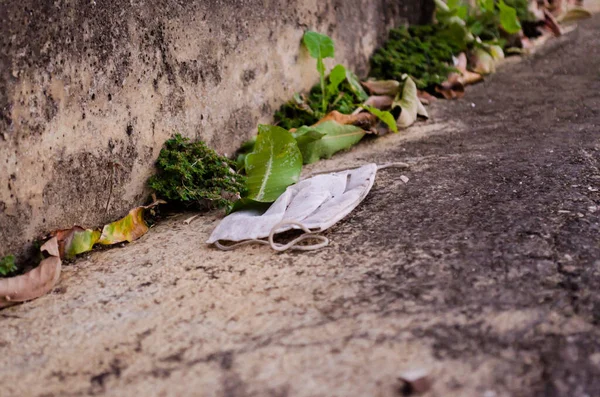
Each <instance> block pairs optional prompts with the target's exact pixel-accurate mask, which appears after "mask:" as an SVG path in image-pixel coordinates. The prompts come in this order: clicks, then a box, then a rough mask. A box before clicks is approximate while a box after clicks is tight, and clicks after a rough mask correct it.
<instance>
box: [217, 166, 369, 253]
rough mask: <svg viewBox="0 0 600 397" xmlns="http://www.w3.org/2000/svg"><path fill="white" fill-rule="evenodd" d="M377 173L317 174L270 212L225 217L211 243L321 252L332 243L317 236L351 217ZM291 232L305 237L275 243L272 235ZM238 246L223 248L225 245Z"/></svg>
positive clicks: (366, 168) (362, 170)
mask: <svg viewBox="0 0 600 397" xmlns="http://www.w3.org/2000/svg"><path fill="white" fill-rule="evenodd" d="M376 173H377V165H376V164H367V165H364V166H362V167H359V168H356V169H352V170H346V171H341V172H333V173H329V174H323V175H317V176H313V177H312V178H308V179H305V180H303V181H300V182H298V183H297V184H295V185H292V186H289V187H288V188H287V189H286V191H285V192H284V193H283V194H282V195H281V196H279V198H278V199H277V201H275V202H274V203H273V204H272V205H271V206H270V207H269V209H268V210H267V211H265V212H264V213H263V212H260V211H257V210H243V211H238V212H234V213H233V214H231V215H228V216H226V217H225V218H224V219H223V220H222V221H221V222H220V223H219V225H218V226H217V227H216V229H215V230H214V231H213V232H212V234H211V235H210V238H209V239H208V241H207V243H208V244H215V245H216V246H217V247H219V248H221V249H232V248H236V247H238V246H240V245H242V244H246V243H261V244H270V245H271V247H272V248H273V249H275V250H277V251H283V250H286V249H289V248H293V249H300V250H310V249H318V248H321V247H324V246H326V245H327V244H328V243H329V240H327V238H326V237H324V236H317V235H315V234H314V233H317V232H322V231H323V230H325V229H327V228H329V227H331V226H333V225H334V224H335V223H337V222H338V221H339V220H341V219H342V218H344V217H345V216H346V215H348V214H349V213H350V212H352V210H353V209H354V208H356V207H357V206H358V204H360V202H361V201H362V200H364V198H365V197H366V196H367V194H368V193H369V191H370V190H371V187H372V186H373V183H374V182H375V174H376ZM290 229H302V230H304V231H305V232H306V233H307V234H304V235H302V236H300V237H298V238H296V239H295V240H293V241H291V242H289V243H288V244H285V245H281V244H277V243H275V242H273V236H274V235H275V234H277V233H282V232H285V231H288V230H290ZM266 238H268V241H266V240H263V239H266ZM309 238H310V239H314V240H319V241H321V242H320V243H318V244H315V245H309V246H307V245H297V243H299V242H300V241H302V240H305V239H309ZM225 241H229V242H237V243H238V244H233V245H223V244H222V242H225Z"/></svg>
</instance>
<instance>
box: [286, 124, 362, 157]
mask: <svg viewBox="0 0 600 397" xmlns="http://www.w3.org/2000/svg"><path fill="white" fill-rule="evenodd" d="M363 136H365V131H364V130H362V129H361V128H359V127H356V126H354V125H344V124H339V123H337V122H336V121H325V122H323V123H319V124H317V125H314V126H310V127H308V126H304V127H301V128H298V130H297V131H296V132H295V133H294V138H295V139H296V141H297V142H298V147H299V148H300V151H301V152H302V158H303V160H304V164H311V163H314V162H316V161H318V160H320V159H322V158H330V157H331V156H333V154H334V153H336V152H339V151H340V150H344V149H348V148H350V147H352V146H354V145H355V144H357V143H358V141H360V140H361V139H362V138H363Z"/></svg>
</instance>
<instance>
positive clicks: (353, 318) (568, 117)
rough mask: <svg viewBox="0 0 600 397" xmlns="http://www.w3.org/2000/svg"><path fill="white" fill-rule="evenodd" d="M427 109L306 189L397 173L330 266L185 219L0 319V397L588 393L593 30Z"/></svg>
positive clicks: (596, 212)
mask: <svg viewBox="0 0 600 397" xmlns="http://www.w3.org/2000/svg"><path fill="white" fill-rule="evenodd" d="M430 111H431V115H432V120H430V121H428V122H427V123H424V124H421V125H420V126H417V127H415V128H411V129H410V130H409V131H408V132H407V133H406V134H405V135H390V136H386V137H383V138H380V139H377V140H370V141H365V142H363V143H361V144H360V145H359V146H358V147H356V148H355V149H353V150H352V151H350V152H348V153H345V154H342V155H339V156H336V157H335V158H334V159H333V160H330V161H324V162H321V163H319V164H318V165H317V166H316V167H318V168H315V167H313V168H312V169H309V170H307V171H311V170H315V169H318V170H325V169H333V168H338V167H340V166H345V165H347V166H354V165H359V164H362V163H364V162H370V161H374V162H377V163H385V162H390V161H405V162H408V163H409V164H410V165H411V168H410V169H409V170H401V169H386V170H382V171H380V173H379V174H378V176H377V181H376V183H375V186H374V188H373V190H372V191H371V193H370V194H369V196H368V197H367V199H366V200H365V201H364V202H363V203H362V204H361V205H360V206H359V207H358V208H357V209H356V210H355V211H354V212H353V213H352V214H351V215H350V216H348V217H347V218H346V219H345V220H343V221H342V222H340V223H339V224H337V225H336V226H334V227H333V228H331V229H330V230H329V231H327V232H326V235H327V237H329V238H330V239H331V241H332V244H331V245H330V246H329V247H327V248H326V249H323V250H321V251H318V252H312V253H283V254H276V253H273V252H271V251H269V250H268V249H267V248H266V247H263V246H258V247H246V248H243V249H240V250H237V251H233V252H220V251H217V250H215V249H213V248H210V247H207V246H206V245H205V244H204V241H205V240H206V239H207V238H208V235H209V233H210V232H211V230H212V229H213V228H214V227H215V226H216V224H217V222H218V221H219V219H220V217H221V215H220V214H218V213H216V212H215V213H210V214H206V215H202V216H201V217H199V218H197V219H196V220H195V221H194V222H192V223H191V224H190V225H184V224H183V222H182V221H183V219H185V218H186V217H187V216H189V214H183V215H179V216H176V217H172V218H170V219H168V220H166V221H164V222H162V223H160V224H158V225H157V226H156V227H154V228H153V229H152V230H151V232H150V233H148V234H147V235H146V236H144V237H143V238H141V239H140V240H138V241H136V242H134V243H132V244H129V245H127V246H124V247H122V248H115V249H111V250H103V251H97V252H94V253H91V254H90V255H87V256H85V257H82V258H80V259H78V260H77V261H76V262H74V263H73V264H71V265H68V266H66V267H65V268H64V273H63V276H62V278H61V280H60V283H59V284H58V285H57V287H56V288H55V289H54V291H53V292H52V293H51V294H49V295H47V296H45V297H43V298H40V299H38V300H36V301H33V302H30V303H26V304H23V305H20V306H17V307H12V308H9V309H6V310H3V311H2V312H0V327H1V329H2V332H1V333H0V368H1V371H0V384H1V385H2V386H1V387H2V389H1V391H0V394H2V395H3V396H4V395H6V396H75V395H85V394H93V395H110V396H133V395H153V396H154V395H156V396H179V395H207V396H395V395H400V392H399V387H400V383H399V380H398V376H399V374H400V373H402V372H403V371H405V370H410V369H416V368H424V369H427V370H428V371H430V373H431V377H432V379H433V380H434V383H433V388H432V389H431V390H430V391H429V392H428V393H427V394H426V395H427V396H486V397H492V396H497V397H499V396H541V395H544V396H572V397H578V396H598V395H600V328H599V326H598V324H599V322H600V295H599V294H598V291H599V288H600V192H599V191H598V190H599V189H600V169H599V167H600V18H598V17H595V18H594V19H592V20H588V21H586V22H583V23H581V24H580V27H579V29H578V30H576V31H574V32H573V33H571V34H569V35H568V36H566V37H563V38H561V39H558V40H554V41H553V42H552V43H550V44H549V45H548V46H547V47H546V48H545V49H544V50H543V51H541V52H540V53H538V54H537V55H535V56H532V57H528V58H525V59H524V60H522V61H520V62H507V63H506V64H505V65H504V66H503V67H502V68H501V69H500V71H499V72H498V73H497V74H495V75H494V76H491V77H490V78H488V79H486V82H485V83H483V84H480V85H477V86H475V87H472V88H471V89H469V90H468V93H467V96H466V98H464V99H462V100H459V101H454V102H442V101H438V102H437V103H435V104H434V105H433V106H431V107H430ZM401 175H406V176H407V177H409V178H410V180H409V181H408V183H406V184H405V183H403V182H402V181H401V179H400V176H401Z"/></svg>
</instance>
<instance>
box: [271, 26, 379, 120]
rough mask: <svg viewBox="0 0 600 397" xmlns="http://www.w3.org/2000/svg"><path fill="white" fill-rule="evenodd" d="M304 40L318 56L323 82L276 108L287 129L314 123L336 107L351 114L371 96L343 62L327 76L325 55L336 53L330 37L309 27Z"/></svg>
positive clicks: (315, 56)
mask: <svg viewBox="0 0 600 397" xmlns="http://www.w3.org/2000/svg"><path fill="white" fill-rule="evenodd" d="M303 43H304V45H305V46H306V48H307V49H308V51H309V53H310V55H311V56H312V57H313V58H315V59H317V70H318V72H319V76H320V82H319V84H316V85H315V86H314V87H312V89H311V90H310V92H309V93H308V95H306V96H304V95H301V94H295V95H294V97H293V98H292V100H290V101H289V102H287V103H285V104H283V105H282V106H281V108H280V109H279V110H278V111H277V112H275V121H276V122H277V125H279V126H280V127H282V128H285V129H287V130H289V129H292V128H299V127H301V126H303V125H312V124H314V123H316V122H317V121H319V120H320V119H321V118H323V117H324V116H325V115H326V114H327V113H328V112H331V111H333V110H337V111H338V112H340V113H344V114H350V113H352V112H353V111H354V109H356V107H357V106H358V104H360V103H361V102H363V101H365V100H366V99H367V98H368V95H367V93H366V92H365V90H364V89H363V88H362V85H361V84H360V81H359V79H358V77H356V75H355V74H354V73H352V72H351V71H350V70H347V69H346V68H345V67H344V66H343V65H336V66H335V67H334V68H333V69H331V72H330V73H329V75H328V76H325V64H324V63H323V59H324V58H328V57H333V56H334V51H335V50H334V45H333V41H332V40H331V39H330V38H329V37H327V36H325V35H322V34H320V33H316V32H312V31H308V32H306V33H305V34H304V37H303Z"/></svg>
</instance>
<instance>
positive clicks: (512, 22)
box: [498, 0, 521, 34]
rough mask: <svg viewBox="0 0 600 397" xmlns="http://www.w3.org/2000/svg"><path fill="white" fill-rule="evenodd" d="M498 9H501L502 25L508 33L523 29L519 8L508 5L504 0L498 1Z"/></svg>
mask: <svg viewBox="0 0 600 397" xmlns="http://www.w3.org/2000/svg"><path fill="white" fill-rule="evenodd" d="M498 9H499V10H500V26H502V29H504V31H506V33H510V34H515V33H518V32H519V31H520V30H521V23H520V22H519V18H517V10H515V9H514V8H513V7H511V6H509V5H506V3H505V2H504V1H502V0H500V1H499V2H498Z"/></svg>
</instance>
